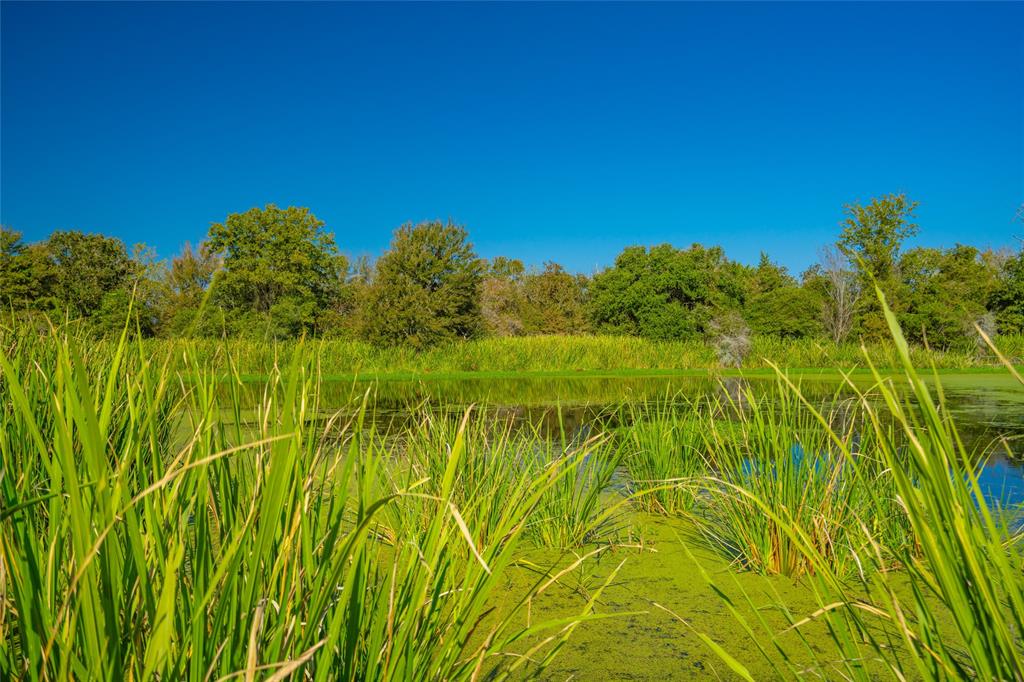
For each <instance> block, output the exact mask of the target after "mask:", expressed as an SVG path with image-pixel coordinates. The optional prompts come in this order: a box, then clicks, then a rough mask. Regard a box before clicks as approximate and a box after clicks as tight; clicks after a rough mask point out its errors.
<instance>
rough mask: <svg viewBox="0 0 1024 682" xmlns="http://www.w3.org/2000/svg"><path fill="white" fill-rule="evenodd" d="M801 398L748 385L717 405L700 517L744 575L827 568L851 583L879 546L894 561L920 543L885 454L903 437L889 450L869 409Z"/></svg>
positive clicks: (707, 435)
mask: <svg viewBox="0 0 1024 682" xmlns="http://www.w3.org/2000/svg"><path fill="white" fill-rule="evenodd" d="M797 396H798V394H796V393H794V392H793V391H791V390H789V389H788V387H786V386H784V385H777V386H776V388H775V390H773V391H769V392H767V393H765V394H760V395H758V394H755V393H754V392H753V391H752V390H751V389H750V388H749V387H746V388H744V389H742V390H741V391H740V392H739V393H738V394H737V395H736V396H735V397H728V398H726V399H725V400H720V401H712V403H711V404H710V405H709V406H708V409H707V410H706V411H705V414H704V416H703V418H702V422H701V425H700V432H701V434H702V435H703V439H704V448H705V451H706V453H707V458H708V460H709V461H710V462H711V465H712V470H711V473H710V475H706V476H705V477H704V478H703V479H702V480H701V482H700V483H701V490H702V494H703V495H704V496H705V505H704V507H703V509H702V510H701V513H700V514H699V515H698V516H697V517H696V518H697V521H698V524H699V525H700V527H701V529H702V530H703V532H704V534H705V535H706V537H707V538H708V539H709V540H710V541H711V542H712V544H714V545H715V546H717V547H719V548H720V549H721V550H722V551H724V552H725V553H726V554H728V555H730V556H732V557H734V559H735V560H736V561H737V562H739V563H740V564H741V565H742V566H743V567H744V568H747V569H751V570H755V571H758V572H761V573H765V574H782V575H787V576H791V577H799V576H801V575H804V574H805V573H814V572H815V571H817V570H818V564H819V562H822V561H824V562H827V564H828V566H829V569H830V570H832V571H835V572H836V573H837V574H841V575H847V574H849V573H851V572H853V571H863V570H864V561H862V560H861V558H860V557H861V556H862V555H863V554H865V553H866V552H868V551H870V550H871V549H872V548H874V547H878V548H880V549H883V550H884V551H885V552H886V553H887V554H888V555H892V553H893V552H898V551H899V550H901V549H903V548H904V547H906V546H908V545H912V544H913V537H912V534H911V531H910V526H909V523H908V520H907V518H906V514H905V510H904V508H903V505H902V504H901V503H900V501H899V499H898V491H897V490H896V487H895V483H894V481H893V479H892V476H891V475H890V472H889V469H888V467H887V466H886V464H885V463H884V462H883V460H882V458H881V456H880V454H879V452H878V450H879V448H880V447H892V446H891V444H892V443H893V442H894V438H893V436H894V434H892V433H884V434H881V438H884V442H885V445H884V446H883V445H882V444H880V443H879V438H878V437H875V435H874V434H873V432H872V431H871V430H870V429H865V426H866V423H865V415H864V414H863V412H862V410H861V409H860V406H859V404H858V403H856V402H850V401H848V400H844V399H842V398H841V397H840V396H839V395H838V394H837V395H836V396H834V397H833V399H832V400H830V401H826V405H824V406H822V407H817V406H816V407H815V408H814V409H811V408H809V407H808V406H807V405H805V404H804V403H802V402H801V401H800V400H799V399H798V397H797ZM880 428H881V427H880ZM897 447H898V446H897ZM791 528H795V529H798V530H799V531H800V537H799V539H798V540H797V541H794V539H793V538H792V537H791V536H790V534H789V533H787V530H788V529H791ZM807 547H810V548H812V549H813V553H812V554H811V555H810V556H809V555H808V554H807V552H805V551H804V550H805V549H806V548H807ZM893 562H895V560H894V559H893V560H891V561H890V563H893Z"/></svg>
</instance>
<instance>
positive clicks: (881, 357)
mask: <svg viewBox="0 0 1024 682" xmlns="http://www.w3.org/2000/svg"><path fill="white" fill-rule="evenodd" d="M72 328H73V327H72ZM69 333H73V332H72V331H69ZM30 334H31V335H38V333H37V332H36V331H35V330H22V331H19V330H10V329H8V330H4V329H2V328H0V336H3V337H5V338H8V339H11V338H16V337H19V336H28V335H30ZM79 334H80V332H79ZM181 341H182V340H180V339H146V340H143V341H142V345H143V347H144V348H145V350H146V353H147V354H148V355H153V356H155V355H160V354H167V355H171V356H172V357H173V358H175V366H174V368H175V369H178V367H177V359H179V358H180V357H181V356H180V354H179V353H178V352H177V351H178V348H179V346H180V344H181ZM999 342H1000V344H1001V345H1005V347H1006V348H1007V354H1008V356H1009V357H1010V359H1011V360H1012V361H1014V362H1016V363H1022V362H1024V337H1021V336H1004V337H1000V340H999ZM189 343H190V345H191V348H192V350H191V354H192V359H193V360H194V361H199V362H200V363H202V364H207V365H211V366H213V367H216V368H219V369H220V370H221V371H223V372H225V373H228V372H230V371H237V372H238V373H239V374H240V375H243V376H249V377H258V378H261V379H262V378H263V377H265V376H267V375H268V374H270V373H271V372H273V371H274V367H275V366H277V365H279V364H280V363H281V362H282V361H283V359H286V358H290V357H291V356H292V354H293V351H294V348H295V347H296V344H299V343H301V344H302V347H303V349H304V352H305V353H306V355H307V356H312V357H315V358H316V360H315V361H316V363H317V365H318V367H319V369H320V371H321V372H322V373H323V374H324V375H325V376H330V377H345V378H351V377H353V376H370V375H374V376H386V375H409V376H411V375H415V376H422V377H428V378H429V377H430V376H431V375H440V376H444V375H446V374H454V375H460V374H463V373H483V374H486V373H494V374H510V373H526V372H528V373H545V372H547V373H559V374H573V373H575V372H597V371H606V372H619V373H623V372H637V371H643V370H656V371H669V370H679V369H690V370H693V369H708V370H716V369H721V365H720V363H719V362H718V360H717V357H716V355H715V351H714V349H713V348H712V347H711V346H710V345H709V344H707V343H705V342H704V341H702V340H700V339H693V340H688V341H656V340H650V339H642V338H637V337H629V336H609V335H580V336H526V337H492V338H482V339H473V340H463V341H457V342H451V343H446V344H442V345H439V346H436V347H433V348H429V349H426V350H423V351H416V350H413V349H411V348H409V347H404V346H391V347H381V346H374V345H372V344H369V343H365V342H363V341H355V340H346V339H333V338H327V339H317V340H313V341H301V342H300V341H294V340H291V341H289V340H285V341H272V340H250V339H244V338H232V339H223V340H222V339H195V340H192V341H190V342H189ZM88 345H89V346H90V347H91V348H92V349H93V351H92V352H94V353H96V354H98V355H109V354H110V353H112V352H113V349H114V348H116V346H117V341H116V339H113V340H111V339H98V340H95V339H92V340H89V342H88ZM908 352H909V353H910V355H911V359H912V361H913V362H914V364H915V366H918V367H931V366H934V367H937V368H942V369H969V368H977V367H993V366H997V365H998V362H997V360H996V359H995V358H994V357H993V356H991V355H990V354H985V353H978V352H977V351H976V350H975V349H974V348H973V347H972V348H967V349H966V350H956V349H953V350H938V349H927V348H924V347H920V346H914V347H910V348H908ZM865 353H866V354H867V356H868V357H869V358H871V360H872V362H873V364H874V365H875V366H877V367H884V368H899V367H900V356H899V353H898V351H897V349H896V347H895V346H894V345H893V344H892V343H887V342H877V343H872V344H871V345H869V346H867V347H866V348H862V347H861V346H860V345H858V344H856V343H844V344H835V343H832V342H830V341H823V340H820V339H778V338H774V337H764V336H755V337H753V338H752V344H751V350H750V352H749V354H748V355H747V357H746V359H745V361H744V363H743V369H746V370H750V369H761V370H766V369H771V367H772V365H779V366H784V367H788V368H791V369H795V368H824V369H828V370H830V371H839V370H847V369H851V368H855V367H856V368H863V367H865ZM229 363H233V364H234V367H233V368H229Z"/></svg>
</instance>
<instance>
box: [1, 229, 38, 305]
mask: <svg viewBox="0 0 1024 682" xmlns="http://www.w3.org/2000/svg"><path fill="white" fill-rule="evenodd" d="M27 249H28V247H27V246H26V245H25V243H24V242H23V241H22V240H21V233H20V232H15V231H14V230H12V229H10V228H8V227H5V226H4V225H0V309H3V308H6V307H8V306H10V307H12V308H15V309H20V308H24V307H25V306H26V305H28V303H29V301H30V300H31V299H32V294H33V291H32V290H33V286H32V273H31V270H30V268H29V262H28V259H27V258H26V257H25V253H26V251H27Z"/></svg>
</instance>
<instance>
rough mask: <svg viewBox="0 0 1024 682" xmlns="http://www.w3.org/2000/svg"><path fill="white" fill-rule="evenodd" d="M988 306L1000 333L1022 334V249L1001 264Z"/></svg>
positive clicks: (1023, 279)
mask: <svg viewBox="0 0 1024 682" xmlns="http://www.w3.org/2000/svg"><path fill="white" fill-rule="evenodd" d="M989 307H990V308H991V310H992V311H993V312H994V313H995V315H996V325H997V328H998V330H999V333H1000V334H1024V249H1021V251H1020V252H1019V253H1017V254H1016V255H1013V256H1010V257H1009V258H1007V259H1006V260H1005V262H1004V263H1003V264H1002V267H1001V268H1000V269H999V274H998V279H997V280H996V283H995V286H994V287H993V290H992V293H991V295H990V297H989Z"/></svg>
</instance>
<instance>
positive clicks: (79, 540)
mask: <svg viewBox="0 0 1024 682" xmlns="http://www.w3.org/2000/svg"><path fill="white" fill-rule="evenodd" d="M157 350H159V349H157ZM304 350H305V349H304V347H303V346H301V345H298V346H296V347H294V348H293V349H292V351H291V352H290V353H289V354H286V355H282V356H281V357H280V358H279V359H278V361H277V362H276V363H275V369H274V371H273V372H272V374H271V375H270V377H269V380H268V381H267V382H266V384H265V385H264V386H263V388H262V390H261V393H260V395H259V397H258V400H257V403H256V405H255V406H253V405H251V404H250V402H249V401H251V396H250V397H247V398H245V403H244V404H243V395H242V394H243V390H242V388H243V387H242V383H241V382H240V381H239V376H238V371H237V369H238V362H237V359H236V358H233V357H232V356H231V353H230V352H228V353H227V354H226V357H225V358H223V359H221V360H216V361H215V360H211V359H210V358H208V357H206V356H204V355H203V354H202V353H201V352H196V349H195V347H194V346H193V345H192V344H188V343H179V344H177V345H176V346H174V347H173V353H172V352H170V350H168V352H155V351H154V349H153V348H152V347H151V346H148V345H146V344H133V343H131V342H128V341H127V340H126V338H125V337H122V339H121V342H120V344H118V345H117V346H116V347H114V348H113V349H112V350H111V349H99V350H97V349H96V348H95V347H93V348H90V347H83V346H82V345H80V344H79V343H78V342H77V341H76V340H75V339H74V338H72V337H66V336H60V337H54V338H50V339H47V340H44V341H38V342H35V343H27V344H26V343H17V344H13V345H8V346H7V347H5V349H4V354H3V356H2V357H0V375H2V378H3V381H2V382H0V453H2V455H3V468H2V470H0V491H2V500H3V510H2V512H0V540H2V555H0V556H2V560H3V566H2V568H3V570H2V571H0V677H2V678H4V679H31V680H41V679H68V678H77V679H90V680H94V679H95V680H107V679H108V680H123V679H140V680H148V679H164V680H166V679H188V680H196V681H197V682H198V681H200V680H207V679H222V678H229V679H230V678H234V677H239V678H243V679H246V680H252V679H255V678H257V677H259V678H260V679H267V680H276V679H284V678H286V677H291V676H296V677H299V678H301V679H315V680H326V679H332V680H333V679H351V680H355V679H359V680H371V679H381V680H384V679H387V680H390V679H471V678H477V677H481V676H482V675H484V674H486V675H489V676H491V677H493V678H494V679H501V678H502V677H504V676H506V675H508V674H510V673H512V672H514V671H516V670H517V669H520V670H521V669H523V668H526V666H528V665H529V666H532V668H531V669H532V670H533V671H536V669H537V666H543V665H544V663H545V662H546V661H547V660H549V657H550V656H552V655H553V654H554V653H555V652H556V651H557V650H558V648H559V646H560V644H561V643H562V642H563V641H564V639H565V637H567V636H568V634H569V633H570V632H571V631H572V628H573V627H574V626H575V624H576V623H578V622H579V621H580V620H581V619H582V618H585V617H586V616H587V613H588V612H589V611H590V610H591V609H592V607H593V600H591V601H590V602H588V603H586V604H585V605H583V606H582V610H581V612H580V613H578V614H575V615H574V616H573V617H571V618H565V619H563V620H559V621H553V622H544V623H530V622H529V619H524V618H522V617H519V616H520V614H521V612H522V609H523V608H525V606H526V605H527V604H528V603H529V602H530V601H531V600H533V599H536V598H537V597H538V596H539V594H540V593H541V592H542V591H543V590H544V589H546V588H547V587H548V586H549V585H550V584H551V583H552V579H549V578H548V577H545V578H544V579H543V581H538V583H537V585H536V586H535V587H534V588H533V589H532V590H530V591H529V592H528V594H526V595H524V597H523V599H522V600H521V602H519V605H518V606H517V607H515V608H513V609H511V610H510V611H508V612H507V613H506V614H505V615H503V616H501V617H497V616H495V615H494V614H493V613H492V611H491V606H490V602H491V601H492V600H493V596H494V593H495V591H496V590H497V589H499V588H500V586H501V585H503V584H504V582H503V580H504V579H503V577H502V576H503V575H504V572H505V571H507V570H510V565H511V563H512V561H513V558H514V556H515V553H516V548H517V546H518V545H519V544H520V543H521V542H523V541H524V538H525V537H526V533H527V527H528V523H529V521H530V518H531V514H532V513H533V512H534V510H536V509H537V508H538V507H539V506H540V504H541V500H542V498H545V496H547V495H549V494H551V491H552V490H553V489H554V488H555V487H556V486H558V485H559V484H560V482H561V481H562V480H563V479H569V478H572V477H574V476H576V474H577V470H576V469H575V468H574V467H573V466H571V465H570V464H571V462H572V461H574V460H573V459H572V458H569V459H567V460H564V462H565V463H564V464H563V460H559V461H556V462H555V463H554V464H552V465H550V466H549V467H548V469H547V470H546V475H545V476H532V475H530V474H531V472H522V473H521V474H519V475H517V476H515V477H510V480H514V485H510V486H509V487H508V488H507V489H505V490H504V494H503V496H502V497H501V500H500V502H501V504H500V505H497V504H492V505H490V506H487V507H486V508H485V505H484V500H483V496H482V494H479V493H477V494H474V493H469V494H467V493H466V492H465V486H466V485H467V482H466V481H465V480H463V479H464V474H465V471H466V470H467V466H470V467H471V466H476V465H479V464H481V460H479V459H475V458H473V457H472V456H471V455H470V454H469V448H470V447H471V446H472V445H473V436H472V434H471V433H469V434H468V433H467V428H468V427H467V426H466V424H467V421H466V420H463V421H462V422H460V423H459V426H457V427H456V428H455V429H454V430H448V431H445V432H443V433H440V434H436V435H438V436H439V437H438V438H437V439H435V440H433V441H432V443H433V444H434V445H436V446H438V450H437V451H435V452H434V453H433V457H432V458H431V462H432V469H431V470H430V472H429V478H427V479H426V480H423V479H418V480H412V479H411V478H401V477H396V476H395V475H394V474H393V473H392V472H391V470H390V467H391V466H392V465H393V463H394V460H395V459H396V457H399V455H400V454H401V453H402V448H403V446H402V444H401V439H399V441H394V440H391V439H389V438H385V437H382V436H381V435H380V434H378V433H377V432H376V431H375V430H374V429H373V427H372V426H370V425H369V421H368V420H366V419H365V414H366V407H365V404H364V406H363V407H362V408H360V409H356V410H354V411H346V412H344V413H338V414H335V415H334V416H332V417H329V418H325V416H324V414H325V411H324V409H323V408H324V406H323V405H322V404H321V402H320V399H321V396H322V388H321V384H320V376H321V371H320V369H319V368H318V367H317V366H316V365H315V364H314V363H313V361H311V360H310V359H309V358H310V357H311V356H310V355H309V354H307V353H305V352H304ZM219 362H223V363H225V364H226V365H227V366H228V367H230V368H232V369H233V370H235V371H234V375H233V377H230V378H228V379H225V378H224V377H223V375H222V374H221V370H220V367H217V368H216V369H214V367H215V366H216V365H218V363H219ZM172 367H173V368H175V369H173V370H172V369H171V368H172ZM357 407H358V406H357ZM346 415H348V416H346ZM352 415H354V416H352ZM419 435H421V433H420V432H417V431H413V432H411V433H409V434H406V440H408V439H409V438H412V440H414V441H415V440H416V439H417V437H418V436H419ZM478 479H479V477H478ZM478 484H479V485H485V483H484V482H483V481H482V480H478ZM457 503H462V505H463V506H462V508H461V509H460V506H459V504H457ZM406 505H415V506H416V507H417V509H416V512H417V523H405V520H407V519H408V518H409V517H410V515H409V513H408V512H395V511H394V510H395V509H398V508H401V507H403V506H406ZM596 597H597V595H595V596H594V598H595V599H596ZM524 623H525V624H524ZM527 641H529V642H534V641H539V643H537V644H533V645H531V648H530V650H529V651H528V652H527V653H528V654H529V655H527V656H523V655H522V647H523V646H524V643H525V642H527ZM513 652H514V653H515V654H516V655H510V654H511V653H513Z"/></svg>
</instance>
